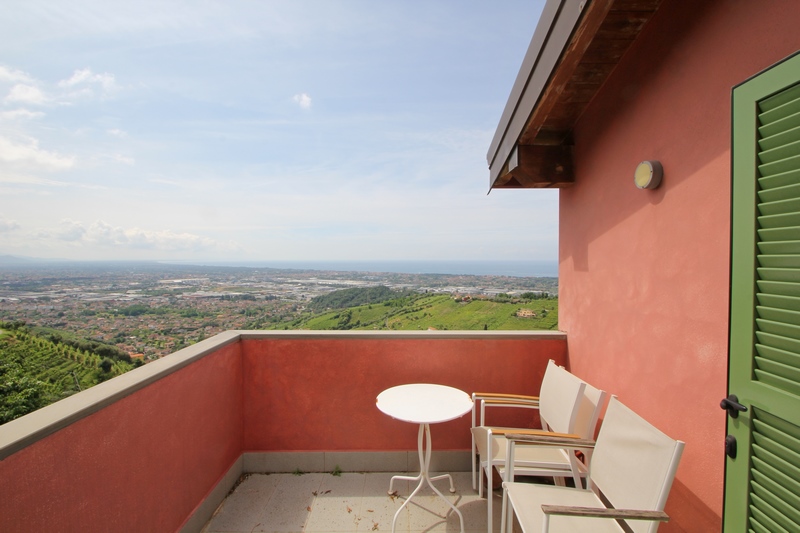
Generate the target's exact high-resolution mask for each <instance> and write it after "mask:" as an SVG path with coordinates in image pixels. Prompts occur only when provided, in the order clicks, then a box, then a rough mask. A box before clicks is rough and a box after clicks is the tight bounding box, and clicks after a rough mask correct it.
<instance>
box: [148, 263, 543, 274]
mask: <svg viewBox="0 0 800 533" xmlns="http://www.w3.org/2000/svg"><path fill="white" fill-rule="evenodd" d="M163 263H168V264H177V265H179V264H185V265H190V264H191V265H203V266H229V267H249V268H288V269H300V270H335V271H340V272H396V273H399V274H452V275H459V274H464V275H472V276H514V277H552V278H555V277H558V262H556V261H492V260H483V261H447V260H444V261H411V260H408V261H242V262H235V261H233V262H232V261H163Z"/></svg>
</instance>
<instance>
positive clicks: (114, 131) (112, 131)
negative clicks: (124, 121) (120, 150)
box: [106, 128, 128, 139]
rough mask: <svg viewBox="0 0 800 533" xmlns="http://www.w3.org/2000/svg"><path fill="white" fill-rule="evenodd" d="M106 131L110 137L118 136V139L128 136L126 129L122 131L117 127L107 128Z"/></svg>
mask: <svg viewBox="0 0 800 533" xmlns="http://www.w3.org/2000/svg"><path fill="white" fill-rule="evenodd" d="M106 133H108V134H109V135H111V136H112V137H118V138H120V139H124V138H125V137H127V136H128V132H127V131H123V130H121V129H118V128H114V129H110V130H107V131H106Z"/></svg>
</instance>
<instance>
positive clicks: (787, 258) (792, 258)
mask: <svg viewBox="0 0 800 533" xmlns="http://www.w3.org/2000/svg"><path fill="white" fill-rule="evenodd" d="M757 259H758V265H759V266H762V267H775V268H800V255H798V254H775V255H766V254H759V255H758V258H757Z"/></svg>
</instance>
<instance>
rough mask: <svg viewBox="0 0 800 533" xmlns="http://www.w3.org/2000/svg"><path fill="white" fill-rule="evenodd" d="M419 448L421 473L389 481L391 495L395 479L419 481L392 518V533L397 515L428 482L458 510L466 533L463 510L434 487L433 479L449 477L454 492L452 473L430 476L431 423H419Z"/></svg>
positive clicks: (457, 512) (462, 529) (446, 501)
mask: <svg viewBox="0 0 800 533" xmlns="http://www.w3.org/2000/svg"><path fill="white" fill-rule="evenodd" d="M423 436H424V437H425V438H424V439H423ZM423 440H425V441H427V442H426V443H425V446H424V447H423ZM417 449H418V452H419V464H420V472H419V475H417V476H413V477H411V476H394V477H392V479H391V481H390V482H389V495H390V496H391V495H393V494H394V490H393V489H392V487H393V486H394V480H395V479H400V480H404V481H419V484H418V485H417V488H415V489H414V490H413V492H411V494H410V495H409V496H408V499H407V500H406V501H405V502H403V505H401V506H400V508H399V509H398V510H397V512H396V513H395V514H394V520H392V533H394V527H395V523H396V522H397V517H398V516H400V511H402V510H403V508H404V507H405V506H406V505H408V504H409V502H410V501H411V498H413V497H414V496H415V495H416V494H417V493H418V492H419V491H420V489H421V488H422V486H423V485H424V484H425V483H427V484H428V486H430V488H431V489H433V492H435V493H436V494H437V495H438V496H439V497H440V498H441V499H442V500H444V501H445V503H447V505H449V506H450V508H451V509H452V510H453V511H455V512H456V514H457V515H458V518H459V520H461V533H464V516H463V515H462V514H461V511H459V510H458V509H457V508H456V506H455V505H453V504H452V502H450V500H448V499H447V498H445V497H444V494H442V493H441V492H439V489H437V488H436V487H434V486H433V483H432V482H433V481H436V480H439V479H444V478H447V479H449V480H450V492H451V493H453V492H455V491H456V488H455V487H454V486H453V478H452V477H451V476H450V474H442V475H441V476H436V477H431V476H430V465H431V426H430V424H420V425H419V435H418V437H417ZM445 518H447V515H445Z"/></svg>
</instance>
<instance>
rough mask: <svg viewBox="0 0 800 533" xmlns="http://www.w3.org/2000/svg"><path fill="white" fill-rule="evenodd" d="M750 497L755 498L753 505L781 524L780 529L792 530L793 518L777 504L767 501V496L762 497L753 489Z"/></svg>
mask: <svg viewBox="0 0 800 533" xmlns="http://www.w3.org/2000/svg"><path fill="white" fill-rule="evenodd" d="M750 498H751V499H752V500H753V505H754V506H755V507H756V508H757V509H758V510H760V511H761V512H763V513H764V514H766V515H767V516H769V518H770V520H772V522H773V523H775V524H778V525H779V526H780V528H781V529H780V530H782V531H790V529H789V528H791V527H792V526H794V524H793V523H792V519H791V518H789V517H788V516H786V514H785V513H783V512H781V510H780V509H778V508H777V507H776V506H775V505H772V503H771V502H769V501H767V500H766V499H765V498H762V497H761V496H760V495H759V494H758V493H757V492H755V491H753V492H752V493H751V494H750Z"/></svg>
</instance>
